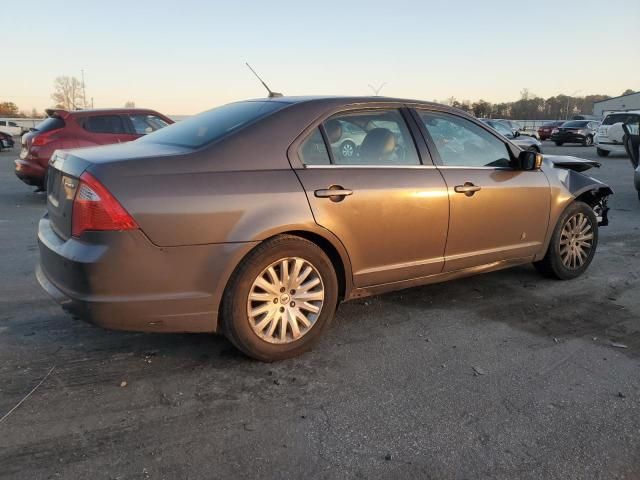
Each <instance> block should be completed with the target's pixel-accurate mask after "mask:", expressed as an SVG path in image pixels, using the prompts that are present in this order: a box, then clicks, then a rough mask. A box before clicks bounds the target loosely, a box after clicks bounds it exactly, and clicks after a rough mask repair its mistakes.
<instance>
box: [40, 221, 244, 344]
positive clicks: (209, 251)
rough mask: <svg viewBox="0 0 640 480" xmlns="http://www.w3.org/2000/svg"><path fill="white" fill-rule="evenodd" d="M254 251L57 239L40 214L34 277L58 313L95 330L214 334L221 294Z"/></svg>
mask: <svg viewBox="0 0 640 480" xmlns="http://www.w3.org/2000/svg"><path fill="white" fill-rule="evenodd" d="M254 244H255V243H253V242H252V243H233V244H214V245H195V246H185V247H170V248H160V247H157V246H155V245H153V244H152V243H151V242H150V241H149V240H148V238H147V237H146V236H145V235H144V234H143V233H142V232H141V231H139V230H133V231H127V232H88V233H86V234H85V235H84V236H83V238H82V239H76V238H69V239H68V240H64V239H62V238H60V237H59V236H58V235H57V234H56V233H55V232H54V231H53V229H52V228H51V224H50V221H49V219H48V217H47V216H46V215H45V216H44V217H43V218H42V219H41V220H40V224H39V227H38V245H39V249H40V264H39V265H38V267H37V270H36V277H37V279H38V282H39V283H40V285H41V286H42V288H43V289H44V290H45V291H46V292H47V293H49V295H51V296H52V297H53V298H54V300H56V301H57V302H58V303H59V304H60V305H61V306H62V308H63V309H64V310H65V311H67V312H69V313H70V314H72V315H74V316H77V317H79V318H81V319H83V320H86V321H88V322H90V323H93V324H96V325H99V326H101V327H105V328H110V329H115V330H128V331H153V332H215V331H217V326H218V325H217V323H218V322H217V316H218V315H217V312H218V306H219V303H220V299H221V294H222V291H223V290H224V287H225V285H226V282H227V280H228V278H229V276H230V275H231V272H232V270H233V268H234V267H235V265H236V264H237V262H239V260H240V259H241V258H242V256H244V254H246V253H247V252H248V251H249V250H250V249H251V248H252V247H253V245H254Z"/></svg>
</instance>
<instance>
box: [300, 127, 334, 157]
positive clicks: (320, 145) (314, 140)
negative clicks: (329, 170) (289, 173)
mask: <svg viewBox="0 0 640 480" xmlns="http://www.w3.org/2000/svg"><path fill="white" fill-rule="evenodd" d="M298 155H299V156H300V159H301V160H302V163H304V164H305V165H329V164H330V163H331V159H330V158H329V152H328V151H327V146H326V145H325V143H324V139H323V138H322V133H320V128H315V129H314V130H313V133H312V134H311V135H309V136H308V137H307V138H306V140H305V141H304V142H302V145H300V149H299V150H298Z"/></svg>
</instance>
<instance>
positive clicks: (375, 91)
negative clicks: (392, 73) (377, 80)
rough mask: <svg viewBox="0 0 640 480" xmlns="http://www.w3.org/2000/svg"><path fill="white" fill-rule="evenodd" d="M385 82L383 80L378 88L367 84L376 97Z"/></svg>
mask: <svg viewBox="0 0 640 480" xmlns="http://www.w3.org/2000/svg"><path fill="white" fill-rule="evenodd" d="M386 84H387V82H384V83H383V84H381V85H380V86H379V87H378V88H375V87H374V86H373V85H371V84H369V88H370V89H371V90H373V93H374V94H375V96H376V97H377V96H378V95H380V91H381V90H382V89H383V88H384V86H385V85H386Z"/></svg>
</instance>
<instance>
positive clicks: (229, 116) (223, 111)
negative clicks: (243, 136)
mask: <svg viewBox="0 0 640 480" xmlns="http://www.w3.org/2000/svg"><path fill="white" fill-rule="evenodd" d="M285 106H287V103H285V102H277V101H273V100H265V101H250V102H237V103H230V104H228V105H223V106H221V107H218V108H214V109H213V110H208V111H206V112H203V113H201V114H199V115H196V116H194V117H191V118H188V119H186V120H183V121H181V122H177V123H174V124H173V125H170V126H168V127H165V128H162V129H160V130H156V131H155V132H153V133H150V134H148V135H146V136H144V137H142V138H140V139H139V140H138V141H139V142H152V143H164V144H169V145H178V146H181V147H189V148H199V147H202V146H204V145H206V144H208V143H211V142H213V141H215V140H218V139H220V138H222V137H224V136H225V135H227V134H229V133H231V132H234V131H236V130H239V129H240V128H242V127H245V126H246V125H248V124H249V123H252V122H254V121H256V120H258V119H260V118H263V117H266V116H267V115H269V114H271V113H273V112H275V111H276V110H280V109H281V108H283V107H285Z"/></svg>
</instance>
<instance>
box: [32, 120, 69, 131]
mask: <svg viewBox="0 0 640 480" xmlns="http://www.w3.org/2000/svg"><path fill="white" fill-rule="evenodd" d="M62 127H64V120H63V119H61V118H60V117H49V118H45V119H44V120H43V121H41V122H40V123H39V124H38V125H36V126H35V129H36V130H37V131H38V132H48V131H50V130H56V129H57V128H62Z"/></svg>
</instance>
